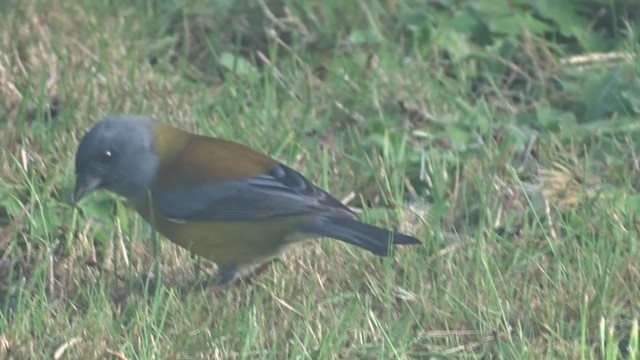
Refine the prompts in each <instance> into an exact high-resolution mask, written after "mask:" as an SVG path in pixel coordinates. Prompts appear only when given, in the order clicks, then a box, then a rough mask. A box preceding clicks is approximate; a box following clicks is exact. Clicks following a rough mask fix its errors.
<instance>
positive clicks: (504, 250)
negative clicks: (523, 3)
mask: <svg viewBox="0 0 640 360" xmlns="http://www.w3.org/2000/svg"><path fill="white" fill-rule="evenodd" d="M479 3H482V2H478V4H479ZM611 3H612V4H613V2H611ZM468 4H471V3H468ZM468 4H467V3H466V2H464V1H463V2H460V3H459V4H458V5H457V7H456V8H455V9H454V8H452V9H454V10H456V11H455V12H452V13H447V12H446V11H443V9H442V6H447V5H442V4H440V7H439V6H436V5H434V4H429V3H425V2H420V1H412V0H403V1H382V2H344V3H343V2H339V1H315V0H305V1H299V2H290V1H257V2H249V1H247V2H244V1H241V2H228V1H213V0H194V1H188V2H179V1H166V2H162V3H161V4H159V2H158V3H154V2H130V1H120V0H114V1H109V2H92V1H86V0H78V1H75V2H58V1H50V2H49V1H38V0H33V1H8V2H4V3H3V4H2V6H3V7H4V9H5V10H3V11H2V15H0V24H1V25H0V127H1V131H0V143H1V144H2V148H1V149H0V249H1V250H0V358H15V359H21V358H52V357H53V358H56V359H58V358H114V359H147V358H168V359H171V358H173V359H186V358H203V359H205V358H206V359H210V358H215V359H232V358H243V359H246V358H259V359H268V358H275V359H280V358H317V359H325V358H367V359H369V358H380V359H391V358H399V359H403V358H420V359H424V358H433V359H437V358H447V357H457V358H518V359H525V358H552V359H558V358H567V359H575V358H585V359H596V358H597V359H616V358H618V357H624V358H630V359H637V358H638V356H639V355H638V346H639V342H638V314H639V311H640V307H639V305H638V304H640V302H638V299H640V290H639V288H638V286H637V285H638V283H639V282H640V271H639V269H638V265H637V263H638V261H637V259H638V258H639V256H640V249H639V246H638V241H637V239H638V232H639V227H638V224H639V223H638V218H637V214H638V211H639V210H640V197H639V196H638V194H637V188H638V184H639V180H638V179H639V174H640V165H639V164H640V161H639V157H638V156H639V155H638V146H637V144H638V142H639V140H640V136H639V135H640V133H639V130H640V128H639V127H638V125H637V124H638V120H640V115H638V113H639V112H640V106H639V104H640V87H639V85H638V84H639V80H638V79H639V77H638V74H639V70H640V62H639V61H638V60H637V59H638V57H637V53H638V47H637V43H638V41H637V40H638V39H637V34H636V31H637V28H634V26H637V24H638V22H637V20H635V19H633V18H631V19H630V20H629V21H627V22H625V23H624V24H626V25H625V26H626V27H624V26H622V25H620V24H618V25H620V26H619V27H616V28H615V31H614V32H612V33H611V34H613V35H611V34H609V35H608V36H604V35H602V33H601V32H598V31H597V29H598V26H599V25H600V23H599V22H598V21H595V20H594V21H593V22H592V23H591V25H589V26H592V27H590V28H589V29H591V30H593V31H591V32H584V33H582V32H580V34H581V35H580V36H579V37H578V38H579V41H577V43H574V44H571V46H568V45H567V44H564V43H563V41H565V42H566V41H568V40H567V38H566V37H565V38H561V39H560V40H558V39H554V38H553V37H550V36H546V35H545V34H546V33H545V34H542V33H536V32H535V31H533V30H531V31H527V30H526V28H525V27H524V25H523V26H518V27H517V28H516V29H515V30H514V31H513V32H512V33H509V32H508V31H507V30H505V32H504V33H500V32H491V33H482V32H481V31H478V30H477V29H478V28H473V29H475V30H473V31H471V30H469V29H468V28H466V27H465V26H467V24H469V22H470V21H471V20H470V19H471V18H472V17H471V18H469V17H465V16H466V15H465V14H467V15H468V14H469V13H465V11H469V9H470V8H472V7H471V6H468ZM451 6H453V5H451ZM611 6H613V5H611ZM628 6H629V7H631V6H632V5H628ZM604 8H605V9H609V8H606V7H604ZM478 9H480V8H478ZM478 9H476V10H478ZM491 9H492V8H487V10H486V11H487V13H489V14H490V13H491V12H492V11H494V10H495V9H494V10H491ZM445 10H446V9H445ZM480 10H482V9H480ZM521 10H522V9H521ZM609 10H611V9H609ZM474 11H475V10H474ZM495 11H497V10H495ZM541 11H542V10H541ZM481 13H483V12H481ZM483 14H484V13H483ZM525 15H526V14H524V13H523V15H522V16H524V18H525V19H528V21H534V20H535V19H534V18H532V17H527V16H525ZM634 21H635V23H634ZM501 24H503V26H504V29H509V28H508V25H509V24H508V23H506V22H502V23H501ZM536 24H537V23H536ZM538 25H539V24H538ZM567 28H569V27H567ZM594 29H595V30H594ZM620 29H623V30H620ZM572 31H574V30H572ZM570 35H571V34H570ZM483 36H485V37H487V36H488V37H490V38H491V39H490V40H491V41H490V42H489V43H483V42H481V41H480V42H479V40H477V38H481V37H483ZM554 40H557V41H554ZM576 49H578V50H576ZM605 50H606V51H608V52H609V53H611V52H612V51H614V50H615V51H617V52H618V54H621V53H622V54H627V55H620V56H619V57H618V58H617V60H611V59H609V60H594V57H593V56H590V58H591V62H590V63H588V64H586V65H585V64H584V63H582V64H579V65H576V64H574V63H572V62H571V61H565V60H563V59H569V60H571V59H575V58H572V56H574V55H578V54H580V55H585V54H586V55H591V54H592V53H593V52H595V51H599V52H603V51H605ZM588 57H589V56H588ZM123 112H128V113H143V114H148V115H151V116H154V117H157V118H158V119H161V120H163V121H167V122H170V123H173V124H175V125H177V126H180V127H182V128H184V129H188V130H191V131H194V132H198V133H202V134H208V135H215V136H220V137H224V138H228V139H232V140H236V141H238V142H241V143H245V144H248V145H250V146H252V147H254V148H257V149H260V150H262V151H264V152H266V153H269V154H271V155H273V156H274V157H276V158H278V159H280V160H282V161H283V162H286V163H288V164H290V165H292V166H293V167H294V168H296V169H299V170H300V171H302V172H303V173H304V174H305V175H307V176H308V177H309V178H310V179H312V180H313V181H314V182H316V183H317V184H319V185H322V186H323V187H325V188H327V189H330V190H331V192H332V193H333V194H334V195H336V196H337V197H338V198H342V199H346V200H347V201H348V202H349V205H351V206H356V207H362V208H364V209H365V211H364V212H363V214H362V216H363V218H364V219H366V221H369V222H372V223H376V224H379V225H383V226H388V227H397V228H400V229H403V230H404V231H406V232H409V233H412V234H415V235H418V236H419V237H420V238H422V239H423V241H424V244H423V245H422V246H419V247H415V248H408V249H407V248H404V249H400V250H399V251H397V253H396V254H395V256H394V257H393V258H390V259H378V258H374V257H372V256H369V255H368V254H365V253H363V252H361V251H359V250H358V249H354V248H351V247H348V246H345V245H343V244H340V243H337V242H331V241H328V240H322V241H316V242H312V243H308V244H305V245H302V246H300V247H297V248H295V249H293V250H292V251H290V252H288V253H287V256H286V259H285V261H284V265H276V266H273V267H271V268H270V269H269V271H267V272H266V274H264V275H261V276H259V277H257V278H256V279H254V282H253V283H252V284H250V285H249V284H245V285H238V286H231V287H225V288H220V287H216V286H208V287H202V286H200V285H198V284H200V283H202V280H203V279H207V278H209V277H210V276H212V275H211V274H213V273H214V272H215V270H214V267H213V265H212V264H209V263H207V262H205V261H202V260H200V259H194V258H192V257H191V256H190V255H189V254H188V253H186V252H184V251H182V250H180V249H178V248H176V247H175V246H174V245H172V244H171V243H169V242H166V241H163V242H161V243H160V245H161V250H160V251H159V252H160V254H159V259H158V261H160V262H161V267H160V268H161V278H160V280H159V282H158V283H159V286H158V287H157V288H156V291H148V290H146V289H147V288H146V286H145V282H146V279H147V278H148V273H149V272H150V271H151V270H152V269H153V264H154V260H155V258H154V251H153V246H152V243H151V240H150V239H151V231H150V230H149V229H148V227H147V226H146V225H145V224H143V223H142V222H141V221H140V219H139V218H138V217H137V215H135V214H134V213H133V212H132V211H131V210H130V209H128V208H127V207H126V204H125V203H123V202H122V201H121V199H118V198H116V197H112V196H110V195H107V194H96V195H93V196H91V197H90V198H88V199H87V200H85V201H84V202H83V203H82V204H81V205H80V207H79V208H74V207H73V206H72V205H71V204H70V203H69V199H70V194H71V187H72V182H73V156H74V152H75V148H76V146H77V142H78V138H79V137H80V136H81V135H82V134H83V133H84V131H86V130H87V129H88V128H89V127H90V126H91V125H92V124H93V123H94V122H95V121H97V120H98V119H100V118H102V117H104V116H106V115H108V114H113V113H123ZM196 265H199V267H198V266H196ZM199 268H202V270H197V269H199Z"/></svg>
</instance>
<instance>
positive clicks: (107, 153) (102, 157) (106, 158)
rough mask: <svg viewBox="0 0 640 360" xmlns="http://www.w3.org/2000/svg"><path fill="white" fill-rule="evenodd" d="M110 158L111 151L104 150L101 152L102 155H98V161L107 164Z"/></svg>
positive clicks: (111, 155)
mask: <svg viewBox="0 0 640 360" xmlns="http://www.w3.org/2000/svg"><path fill="white" fill-rule="evenodd" d="M112 157H113V154H112V153H111V150H105V151H103V152H102V154H100V161H102V162H108V161H109V160H111V158H112Z"/></svg>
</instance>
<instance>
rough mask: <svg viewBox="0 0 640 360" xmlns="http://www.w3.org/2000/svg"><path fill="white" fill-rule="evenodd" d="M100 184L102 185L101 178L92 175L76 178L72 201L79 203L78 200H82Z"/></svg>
mask: <svg viewBox="0 0 640 360" xmlns="http://www.w3.org/2000/svg"><path fill="white" fill-rule="evenodd" d="M98 186H100V179H99V178H97V177H92V176H78V178H77V179H76V188H75V190H74V191H73V199H72V201H73V202H74V203H77V202H78V201H80V199H82V198H83V197H84V196H85V195H87V194H89V193H90V192H92V191H93V190H95V189H96V188H97V187H98Z"/></svg>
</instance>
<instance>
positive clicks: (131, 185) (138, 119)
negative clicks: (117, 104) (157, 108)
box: [73, 115, 158, 203]
mask: <svg viewBox="0 0 640 360" xmlns="http://www.w3.org/2000/svg"><path fill="white" fill-rule="evenodd" d="M152 126H153V120H152V119H150V118H147V117H144V116H137V115H118V116H113V117H109V118H106V119H104V120H101V121H100V122H98V123H97V124H96V125H95V126H94V127H93V128H92V129H91V130H90V131H89V132H88V133H87V134H85V135H84V137H83V138H82V141H81V142H80V146H78V151H77V152H76V186H75V191H74V194H73V200H74V201H76V202H77V201H78V200H80V199H81V198H82V197H83V196H84V195H86V194H88V193H90V192H92V191H93V190H97V189H106V190H110V191H113V192H115V193H117V194H119V195H122V196H124V197H126V198H127V199H129V200H130V201H132V202H134V203H136V202H138V201H140V200H143V199H144V195H145V194H146V191H147V189H148V187H149V185H150V184H151V182H152V181H153V178H154V177H155V174H156V171H157V169H158V157H157V155H156V153H155V144H154V137H153V132H152Z"/></svg>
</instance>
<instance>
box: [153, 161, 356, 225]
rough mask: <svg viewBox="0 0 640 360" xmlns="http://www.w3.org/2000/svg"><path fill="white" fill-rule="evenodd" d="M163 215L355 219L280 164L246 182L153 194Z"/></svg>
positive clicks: (163, 190) (244, 180) (299, 175)
mask: <svg viewBox="0 0 640 360" xmlns="http://www.w3.org/2000/svg"><path fill="white" fill-rule="evenodd" d="M152 194H153V198H154V201H155V204H156V207H157V208H158V209H159V210H160V212H161V213H162V214H163V215H164V216H166V217H168V218H172V219H178V220H258V219H270V218H277V217H283V216H292V215H304V214H325V215H332V216H344V217H349V218H350V217H354V216H355V215H354V214H353V213H352V212H351V210H349V208H347V207H346V206H344V205H343V204H342V203H341V202H340V201H338V200H336V199H335V198H334V197H332V196H331V195H329V194H328V193H327V192H325V191H323V190H322V189H320V188H318V187H317V186H315V185H313V184H312V183H311V182H310V181H308V180H307V179H306V178H304V176H302V175H301V174H300V173H298V172H296V171H295V170H293V169H291V168H289V167H287V166H285V165H283V164H277V165H275V166H274V167H273V168H271V169H270V171H268V172H267V173H265V174H263V175H260V176H256V177H252V178H246V179H237V180H227V181H215V182H214V181H212V182H206V183H202V184H198V185H192V186H189V187H177V188H169V189H161V190H156V191H152Z"/></svg>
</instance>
